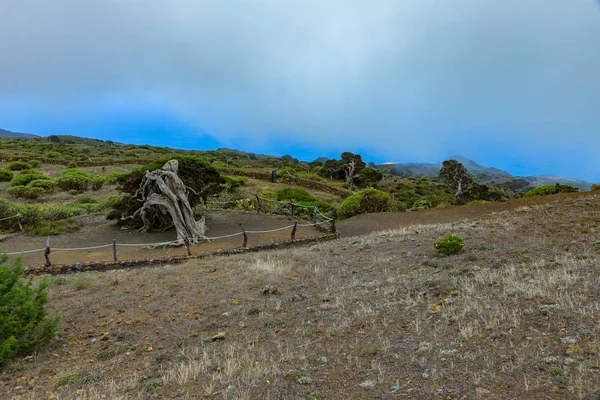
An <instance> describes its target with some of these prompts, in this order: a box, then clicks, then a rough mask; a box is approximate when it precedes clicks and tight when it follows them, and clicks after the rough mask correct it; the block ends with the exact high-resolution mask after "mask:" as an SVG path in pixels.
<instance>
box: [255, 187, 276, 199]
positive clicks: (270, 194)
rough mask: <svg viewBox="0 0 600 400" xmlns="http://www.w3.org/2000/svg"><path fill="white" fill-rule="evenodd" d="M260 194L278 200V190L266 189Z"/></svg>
mask: <svg viewBox="0 0 600 400" xmlns="http://www.w3.org/2000/svg"><path fill="white" fill-rule="evenodd" d="M258 195H259V196H260V197H264V198H265V199H270V200H277V192H275V191H273V190H269V189H264V190H262V191H261V192H260V193H259V194H258Z"/></svg>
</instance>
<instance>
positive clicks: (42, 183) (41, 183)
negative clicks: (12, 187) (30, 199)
mask: <svg viewBox="0 0 600 400" xmlns="http://www.w3.org/2000/svg"><path fill="white" fill-rule="evenodd" d="M27 187H30V188H42V189H44V193H52V192H54V189H56V181H53V180H51V179H35V180H33V181H31V182H29V183H28V184H27Z"/></svg>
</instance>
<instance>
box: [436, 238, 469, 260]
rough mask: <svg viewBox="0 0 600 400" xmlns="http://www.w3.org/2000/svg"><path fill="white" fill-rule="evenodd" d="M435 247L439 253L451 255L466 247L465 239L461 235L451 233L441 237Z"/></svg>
mask: <svg viewBox="0 0 600 400" xmlns="http://www.w3.org/2000/svg"><path fill="white" fill-rule="evenodd" d="M433 247H435V249H436V250H437V251H438V252H439V253H441V254H445V255H447V256H449V255H451V254H458V253H460V252H461V250H462V249H463V247H465V241H464V240H463V238H461V237H460V236H458V235H455V234H453V233H451V234H449V235H446V236H444V237H441V238H439V239H438V241H437V242H435V244H434V245H433Z"/></svg>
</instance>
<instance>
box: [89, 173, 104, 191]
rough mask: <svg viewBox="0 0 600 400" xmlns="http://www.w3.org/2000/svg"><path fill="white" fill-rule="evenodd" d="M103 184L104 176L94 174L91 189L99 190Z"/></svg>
mask: <svg viewBox="0 0 600 400" xmlns="http://www.w3.org/2000/svg"><path fill="white" fill-rule="evenodd" d="M102 186H104V177H101V176H96V177H94V178H93V179H92V190H100V189H102Z"/></svg>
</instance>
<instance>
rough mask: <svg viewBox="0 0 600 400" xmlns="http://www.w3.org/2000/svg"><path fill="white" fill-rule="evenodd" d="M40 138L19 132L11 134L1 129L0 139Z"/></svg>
mask: <svg viewBox="0 0 600 400" xmlns="http://www.w3.org/2000/svg"><path fill="white" fill-rule="evenodd" d="M36 137H39V136H38V135H32V134H31V133H19V132H11V131H7V130H6V129H0V138H5V139H32V138H36Z"/></svg>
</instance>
